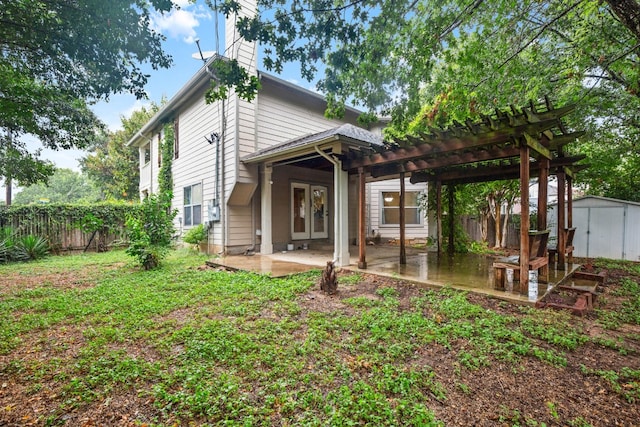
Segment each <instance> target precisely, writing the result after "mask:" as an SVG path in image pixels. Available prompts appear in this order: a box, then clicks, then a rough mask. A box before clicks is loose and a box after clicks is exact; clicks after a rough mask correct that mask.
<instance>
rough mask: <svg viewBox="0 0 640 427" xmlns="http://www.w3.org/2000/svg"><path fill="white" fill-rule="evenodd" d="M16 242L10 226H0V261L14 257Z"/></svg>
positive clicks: (10, 259)
mask: <svg viewBox="0 0 640 427" xmlns="http://www.w3.org/2000/svg"><path fill="white" fill-rule="evenodd" d="M15 251H16V242H15V236H14V233H13V229H12V228H11V227H1V228H0V262H9V261H12V260H14V259H16V253H15Z"/></svg>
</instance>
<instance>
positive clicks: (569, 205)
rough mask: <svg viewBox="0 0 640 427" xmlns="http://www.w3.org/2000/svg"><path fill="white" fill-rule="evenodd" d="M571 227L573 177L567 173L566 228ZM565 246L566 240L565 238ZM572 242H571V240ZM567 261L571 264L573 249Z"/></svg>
mask: <svg viewBox="0 0 640 427" xmlns="http://www.w3.org/2000/svg"><path fill="white" fill-rule="evenodd" d="M569 228H573V177H571V176H569V175H567V229H569ZM564 244H565V248H566V246H567V241H566V239H565V242H564ZM571 244H573V242H571ZM567 262H568V263H569V264H573V251H571V252H570V253H569V255H568V257H567Z"/></svg>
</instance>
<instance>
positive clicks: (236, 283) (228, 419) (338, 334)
mask: <svg viewBox="0 0 640 427" xmlns="http://www.w3.org/2000/svg"><path fill="white" fill-rule="evenodd" d="M204 260H205V258H204V257H202V256H200V255H196V254H194V253H193V252H192V251H191V252H189V251H184V252H175V253H173V254H171V256H170V257H169V258H168V259H167V261H166V262H165V263H164V265H163V266H162V267H161V268H160V269H158V270H154V271H147V272H145V271H141V270H139V269H137V268H136V267H135V266H134V265H133V264H132V263H131V262H130V261H129V260H128V259H127V257H126V255H125V254H124V253H123V252H118V251H115V252H110V253H106V254H85V255H74V256H67V257H50V258H46V259H44V260H40V261H36V262H32V263H29V264H24V265H23V264H14V265H3V266H0V276H3V275H5V274H7V275H9V274H10V275H14V276H15V277H24V278H34V277H35V278H36V279H37V278H42V279H43V280H44V281H42V282H39V281H38V280H35V281H25V283H26V284H19V283H18V284H16V285H15V286H10V287H7V288H6V290H4V291H2V293H0V356H2V357H4V360H7V361H8V362H7V363H4V364H2V365H0V376H4V377H7V376H16V377H20V378H21V379H22V381H24V382H25V383H26V384H28V387H27V388H26V393H27V394H28V395H38V394H39V393H42V392H43V390H46V389H47V388H50V387H51V383H55V384H56V385H57V387H59V389H58V390H56V393H57V394H58V395H59V397H60V398H59V400H58V401H57V403H56V405H57V406H55V407H54V408H49V409H50V411H49V413H47V414H42V415H41V417H42V418H41V419H40V422H41V423H48V424H50V425H56V424H62V423H64V421H63V420H64V418H63V414H65V413H68V412H70V411H74V410H78V409H81V408H83V407H86V406H87V405H91V404H94V403H96V402H103V401H104V402H107V401H110V399H116V398H117V396H118V395H120V394H131V395H135V396H136V397H137V398H138V399H140V400H141V401H148V402H152V403H151V404H150V405H152V408H153V410H152V412H153V416H152V417H151V419H147V418H145V417H146V416H143V418H142V419H140V420H138V421H139V422H140V423H151V424H153V425H158V426H161V425H174V424H181V423H185V424H188V423H194V424H199V423H210V424H212V425H214V424H215V425H218V424H219V425H272V424H282V425H310V426H315V425H331V426H343V425H344V426H347V425H380V426H383V425H389V426H391V425H421V426H430V425H433V426H436V425H443V423H442V422H441V421H439V420H438V419H437V417H436V414H435V413H434V412H433V410H432V409H430V408H432V407H433V405H439V404H443V403H444V402H447V401H448V399H449V394H450V393H452V392H453V391H454V390H451V389H448V388H447V387H446V386H445V384H444V383H443V380H442V378H441V377H440V376H438V375H437V374H436V372H435V370H434V369H433V367H432V366H430V365H429V364H427V363H425V362H424V361H423V360H421V359H420V358H419V357H418V356H417V354H418V353H419V351H420V350H421V349H425V348H430V347H436V346H438V347H441V348H445V349H447V351H450V352H451V353H452V354H454V355H455V358H456V360H457V362H456V368H455V370H454V373H453V374H452V375H454V376H457V377H458V378H457V379H456V380H455V381H454V382H453V384H454V388H455V389H456V390H457V392H461V393H463V394H464V395H470V396H471V395H472V391H471V388H470V386H469V385H468V384H467V382H466V381H465V380H463V379H462V378H460V377H461V376H462V371H463V370H464V371H466V372H468V373H470V372H475V371H477V370H479V369H482V368H485V367H491V366H493V365H495V364H502V363H506V364H507V365H510V366H512V367H513V369H518V366H519V363H520V362H521V361H522V360H523V359H524V358H531V359H533V360H539V361H543V362H544V363H546V364H548V366H550V367H553V368H554V369H555V368H557V369H562V368H563V367H565V366H566V365H567V358H568V355H569V354H570V353H571V352H574V351H576V350H578V349H579V348H580V347H581V346H583V345H585V344H587V343H589V344H590V345H599V346H603V347H607V348H615V349H621V348H624V342H619V341H607V340H604V339H602V338H600V339H599V341H598V339H591V338H589V336H588V335H587V334H585V333H584V332H583V331H582V330H581V328H580V327H579V326H576V325H577V324H576V322H575V321H574V320H575V318H571V317H570V316H569V315H567V314H565V313H559V312H550V311H536V310H532V309H528V308H523V309H522V310H521V311H520V313H519V315H518V316H515V315H510V314H500V313H499V312H498V311H494V310H489V309H486V308H484V307H482V306H481V305H478V304H474V303H472V302H470V300H469V299H468V298H467V296H466V294H465V293H462V292H458V291H454V290H451V289H444V290H441V291H433V290H424V291H421V292H420V295H419V296H417V297H414V298H412V299H411V301H410V306H409V307H401V304H400V300H399V292H398V289H396V288H394V287H380V288H378V290H377V291H376V292H375V295H372V297H371V298H366V297H353V298H349V299H344V300H343V301H342V302H343V303H344V304H345V307H348V310H341V311H335V310H327V311H321V310H314V309H313V308H311V309H309V308H308V307H307V308H303V307H302V306H301V304H302V302H303V301H304V299H301V298H300V296H301V295H302V294H304V293H305V292H307V291H308V290H309V289H310V288H311V287H312V286H314V285H315V283H316V282H317V280H318V276H319V273H318V272H314V273H309V274H301V275H296V276H293V277H290V278H285V279H271V278H269V277H266V276H261V275H256V274H250V273H241V272H237V273H228V272H224V271H215V270H212V269H206V270H199V269H198V268H197V267H199V266H201V265H203V263H204ZM59 273H64V274H65V277H66V276H71V277H74V280H75V282H77V283H80V284H82V286H61V284H60V283H54V282H47V280H46V279H47V278H48V277H50V276H51V275H53V274H59ZM345 277H348V279H346V280H343V281H342V282H341V283H343V284H344V285H345V286H349V287H352V286H355V285H357V284H358V283H359V282H360V281H362V280H364V277H363V276H362V275H360V274H354V275H351V276H345ZM75 282H74V283H75ZM636 287H637V283H635V284H633V285H632V284H631V283H628V284H623V286H622V287H621V288H620V289H621V291H620V292H629V293H636V294H637V288H636ZM634 310H635V309H634ZM618 320H619V321H620V322H622V321H625V320H626V317H625V318H621V319H618ZM578 325H579V324H578ZM29 352H32V353H37V354H43V355H46V357H44V356H43V357H23V356H21V355H24V354H25V353H29ZM582 373H583V374H584V375H586V376H597V377H601V378H604V379H605V380H606V381H607V382H609V384H610V386H611V388H612V389H613V390H614V391H617V392H619V393H621V394H622V395H623V396H624V398H625V399H627V400H628V401H635V400H637V399H638V397H639V396H638V387H637V384H638V378H639V376H640V375H639V374H638V371H637V370H632V369H627V368H624V369H622V370H620V371H608V370H606V371H605V370H603V371H599V370H593V369H591V368H586V367H584V368H583V369H582ZM5 409H6V408H5ZM548 410H549V412H550V414H551V415H552V416H553V420H559V418H561V415H559V414H558V412H557V407H556V405H555V404H553V403H549V404H548ZM551 415H550V416H551ZM497 416H498V417H499V418H500V420H501V421H504V422H510V423H513V425H515V424H516V423H518V422H520V423H523V424H522V425H543V423H539V424H538V423H537V421H536V420H535V419H533V418H531V417H530V416H529V415H527V416H525V415H523V414H521V413H520V412H518V410H517V409H512V408H508V407H504V409H503V410H502V411H501V412H500V413H499V414H497ZM0 420H1V418H0ZM558 422H560V423H562V422H564V423H565V424H571V423H573V422H575V423H576V425H578V424H580V423H582V420H581V419H578V418H570V419H569V418H565V419H562V420H559V421H558ZM580 425H586V422H585V424H580Z"/></svg>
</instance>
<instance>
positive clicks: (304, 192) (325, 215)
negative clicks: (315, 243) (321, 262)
mask: <svg viewBox="0 0 640 427" xmlns="http://www.w3.org/2000/svg"><path fill="white" fill-rule="evenodd" d="M327 195H328V192H327V187H324V186H321V185H309V184H301V183H292V184H291V238H292V239H293V240H304V239H326V238H327V237H328V236H329V211H328V203H327V202H328V197H327Z"/></svg>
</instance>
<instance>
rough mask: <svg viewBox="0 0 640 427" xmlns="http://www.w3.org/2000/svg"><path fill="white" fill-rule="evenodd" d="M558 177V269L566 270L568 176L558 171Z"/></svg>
mask: <svg viewBox="0 0 640 427" xmlns="http://www.w3.org/2000/svg"><path fill="white" fill-rule="evenodd" d="M556 176H557V177H558V266H557V269H558V270H564V269H565V266H564V263H565V262H566V256H565V250H566V248H567V234H566V233H565V231H564V229H565V227H566V222H565V212H566V207H565V196H566V187H565V184H566V176H565V174H564V172H562V171H558V173H557V174H556Z"/></svg>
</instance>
